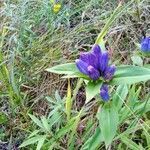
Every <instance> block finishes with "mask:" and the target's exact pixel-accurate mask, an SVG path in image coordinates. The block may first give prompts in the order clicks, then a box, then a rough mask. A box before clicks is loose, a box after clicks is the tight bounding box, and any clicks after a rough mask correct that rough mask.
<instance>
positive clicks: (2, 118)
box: [0, 112, 8, 124]
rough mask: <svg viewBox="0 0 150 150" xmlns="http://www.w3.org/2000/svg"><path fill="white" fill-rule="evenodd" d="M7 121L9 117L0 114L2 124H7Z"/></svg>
mask: <svg viewBox="0 0 150 150" xmlns="http://www.w3.org/2000/svg"><path fill="white" fill-rule="evenodd" d="M7 121H8V119H7V116H6V115H5V114H4V113H3V112H0V124H6V123H7Z"/></svg>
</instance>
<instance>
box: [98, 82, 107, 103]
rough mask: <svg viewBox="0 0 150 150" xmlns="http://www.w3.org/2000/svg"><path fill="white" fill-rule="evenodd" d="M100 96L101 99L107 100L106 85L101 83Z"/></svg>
mask: <svg viewBox="0 0 150 150" xmlns="http://www.w3.org/2000/svg"><path fill="white" fill-rule="evenodd" d="M100 96H101V98H102V100H103V101H108V100H109V93H108V85H106V84H103V85H102V86H101V88H100Z"/></svg>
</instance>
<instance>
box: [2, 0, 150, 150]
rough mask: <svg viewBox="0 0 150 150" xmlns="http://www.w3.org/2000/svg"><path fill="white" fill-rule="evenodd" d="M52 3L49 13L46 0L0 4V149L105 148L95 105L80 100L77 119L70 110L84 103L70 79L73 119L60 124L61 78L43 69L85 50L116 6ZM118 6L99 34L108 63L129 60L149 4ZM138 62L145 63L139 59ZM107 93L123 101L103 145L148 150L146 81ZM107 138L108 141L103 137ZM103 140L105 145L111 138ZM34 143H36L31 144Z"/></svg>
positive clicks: (142, 0) (144, 29) (104, 0)
mask: <svg viewBox="0 0 150 150" xmlns="http://www.w3.org/2000/svg"><path fill="white" fill-rule="evenodd" d="M60 3H61V9H60V11H59V12H58V13H55V12H54V11H53V7H54V5H53V3H52V2H51V1H49V0H2V1H0V6H1V7H0V12H1V16H0V20H1V24H0V33H1V41H0V149H2V150H7V149H12V150H13V149H14V150H16V149H36V147H37V149H40V148H41V146H42V148H41V149H44V150H45V149H88V150H95V149H105V144H106V143H105V144H104V142H102V140H101V139H102V138H101V137H99V135H100V134H99V132H100V131H99V129H98V128H97V126H98V124H99V123H98V121H97V118H98V113H96V112H97V108H98V105H99V104H98V103H99V101H94V102H93V101H91V102H90V103H88V105H87V106H86V111H85V112H84V114H83V115H82V117H81V119H78V112H79V111H80V110H81V107H82V106H83V105H84V103H85V92H84V89H83V88H82V86H81V87H80V85H79V86H76V83H77V80H75V79H72V80H71V88H72V91H73V90H74V89H75V90H74V91H76V90H77V91H78V87H80V88H79V91H78V92H77V93H75V95H74V103H73V109H72V114H73V116H74V117H72V119H70V120H67V119H66V115H65V105H64V103H65V99H66V94H67V86H68V83H67V80H66V79H62V78H61V76H59V75H55V74H52V73H48V72H46V71H45V69H46V68H48V67H51V66H54V65H56V64H62V63H66V62H73V61H74V60H75V59H76V58H77V56H78V55H79V52H80V51H88V50H90V48H91V47H92V45H93V43H94V42H95V40H96V37H97V35H98V33H99V32H100V31H101V29H102V28H103V26H104V25H105V23H106V22H107V20H108V18H109V16H110V15H111V14H112V12H113V11H114V9H115V8H116V7H117V5H118V1H117V0H72V1H71V0H67V1H60ZM122 3H123V8H124V11H123V13H122V14H120V15H119V16H118V19H117V20H116V21H115V22H114V24H113V26H112V27H111V28H110V30H109V33H108V34H107V36H106V37H105V39H106V41H107V45H106V47H107V49H108V50H109V53H110V55H111V60H112V62H114V63H115V64H116V65H117V64H133V63H135V61H134V59H133V56H134V55H135V53H137V50H138V47H137V46H136V44H137V43H139V42H140V40H141V38H142V36H143V34H145V35H149V34H150V33H149V32H150V30H149V27H150V22H149V20H150V5H149V1H148V0H128V1H124V2H123V1H122ZM139 62H141V60H140V61H138V64H139ZM141 63H142V64H144V65H146V64H150V58H148V57H143V60H142V62H141ZM141 63H140V64H141ZM115 91H116V89H115V88H114V87H113V88H112V89H111V93H112V101H118V100H120V101H125V103H123V104H121V105H120V106H121V107H120V108H118V113H119V125H118V129H117V134H116V136H115V137H114V139H113V140H112V143H111V145H109V146H108V147H107V148H108V149H120V150H122V149H133V150H139V149H140V150H142V149H150V122H149V111H150V95H149V93H150V83H149V82H146V83H140V84H136V85H133V86H125V85H123V86H119V87H118V88H117V93H119V94H116V92H115ZM29 114H30V115H29ZM31 114H32V115H31ZM104 114H105V113H104ZM104 117H106V118H107V116H105V115H104ZM112 117H114V114H113V113H112ZM38 118H39V119H38ZM74 120H76V121H75V123H74ZM79 120H80V121H79ZM99 120H101V119H99ZM107 129H109V127H108V128H107ZM112 129H113V123H112ZM106 132H107V131H106ZM110 132H111V131H110ZM31 134H32V135H31ZM29 135H30V140H27V141H26V143H25V144H24V145H23V146H26V145H28V144H32V143H33V144H32V145H30V146H28V147H27V148H26V147H25V148H19V145H20V144H21V143H22V142H23V141H24V140H25V139H28V138H27V137H28V136H29ZM107 135H108V136H109V137H111V135H109V133H107ZM109 137H108V141H109V140H111V139H109ZM38 141H40V142H38ZM37 142H38V146H37V144H34V143H37Z"/></svg>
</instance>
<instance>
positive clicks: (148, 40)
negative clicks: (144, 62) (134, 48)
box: [141, 37, 150, 52]
mask: <svg viewBox="0 0 150 150" xmlns="http://www.w3.org/2000/svg"><path fill="white" fill-rule="evenodd" d="M141 50H142V51H143V52H150V37H144V38H143V39H142V41H141Z"/></svg>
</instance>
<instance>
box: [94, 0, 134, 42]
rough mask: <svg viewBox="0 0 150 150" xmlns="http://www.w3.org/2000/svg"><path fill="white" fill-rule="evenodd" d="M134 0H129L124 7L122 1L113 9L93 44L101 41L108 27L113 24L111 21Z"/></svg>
mask: <svg viewBox="0 0 150 150" xmlns="http://www.w3.org/2000/svg"><path fill="white" fill-rule="evenodd" d="M133 2H134V0H131V1H130V2H129V3H128V4H127V5H126V6H125V7H122V3H121V2H120V3H119V5H118V7H117V8H116V9H115V10H114V12H113V14H112V15H111V16H110V18H109V20H108V21H107V23H106V24H105V26H104V27H103V29H102V30H101V32H100V34H99V35H98V37H97V39H96V42H95V44H100V43H101V42H102V41H103V38H104V36H105V35H106V34H107V32H108V30H109V28H110V27H111V25H112V24H113V22H114V21H115V20H116V19H117V18H118V16H119V15H121V14H122V13H123V12H124V10H126V9H127V8H128V7H129V6H130V5H131V4H132V3H133Z"/></svg>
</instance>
